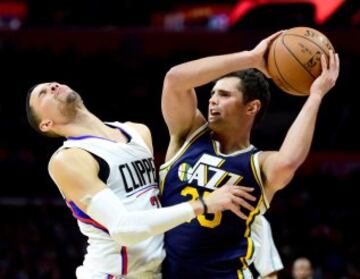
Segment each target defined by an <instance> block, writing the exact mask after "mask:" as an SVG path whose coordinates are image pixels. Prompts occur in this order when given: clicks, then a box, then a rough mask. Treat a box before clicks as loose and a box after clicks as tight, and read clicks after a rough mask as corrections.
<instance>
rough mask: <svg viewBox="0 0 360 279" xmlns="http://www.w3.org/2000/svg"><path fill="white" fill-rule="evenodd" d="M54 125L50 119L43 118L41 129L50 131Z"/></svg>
mask: <svg viewBox="0 0 360 279" xmlns="http://www.w3.org/2000/svg"><path fill="white" fill-rule="evenodd" d="M52 126H53V122H52V120H50V119H45V120H42V121H41V122H40V123H39V129H40V131H41V132H44V133H46V132H49V131H50V129H51V128H52Z"/></svg>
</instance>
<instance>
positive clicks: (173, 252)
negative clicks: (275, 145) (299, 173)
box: [160, 32, 339, 279]
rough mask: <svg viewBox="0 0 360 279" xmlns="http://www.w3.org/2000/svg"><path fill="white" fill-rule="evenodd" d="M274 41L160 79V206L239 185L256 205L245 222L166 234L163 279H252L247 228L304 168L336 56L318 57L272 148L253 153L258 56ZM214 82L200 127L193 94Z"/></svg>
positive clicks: (197, 222)
mask: <svg viewBox="0 0 360 279" xmlns="http://www.w3.org/2000/svg"><path fill="white" fill-rule="evenodd" d="M280 34H281V32H278V33H276V34H273V35H272V36H269V37H268V38H266V39H264V40H263V41H261V42H260V43H259V44H258V45H257V46H256V47H255V48H254V49H252V50H250V51H242V52H237V53H232V54H226V55H219V56H211V57H205V58H202V59H198V60H194V61H190V62H187V63H183V64H180V65H177V66H175V67H173V68H172V69H170V70H169V72H168V73H167V74H166V77H165V79H164V85H163V93H162V112H163V116H164V119H165V121H166V124H167V126H168V129H169V134H170V143H169V146H168V150H167V154H166V163H165V164H164V165H163V166H162V167H161V184H160V185H161V188H162V193H163V195H162V203H163V205H164V206H172V205H175V204H178V203H181V202H184V201H189V200H196V199H198V198H200V197H202V196H203V197H206V196H207V195H208V194H209V193H211V192H212V191H213V190H215V189H217V188H219V187H221V186H222V185H224V184H225V183H230V184H237V183H240V182H241V183H242V184H244V185H247V186H250V187H253V188H254V189H255V190H254V191H253V192H252V195H254V196H256V201H254V202H252V203H251V204H252V205H253V207H254V208H255V209H254V210H250V212H249V214H248V215H249V217H248V219H247V220H246V221H243V220H240V219H238V218H235V217H236V216H235V215H233V214H232V213H231V212H223V213H222V212H218V213H216V214H209V212H205V214H202V215H200V216H198V217H197V218H196V219H193V220H192V221H191V222H189V223H184V224H182V225H180V226H178V227H176V228H174V229H172V230H170V231H168V232H167V233H166V234H165V250H166V255H167V256H166V259H165V261H164V278H165V279H167V278H171V279H176V278H188V279H189V278H208V279H210V278H222V279H233V278H252V275H251V274H250V271H249V269H248V264H249V263H250V262H251V261H252V258H253V248H254V243H253V240H252V239H251V223H252V222H253V220H254V217H255V216H256V215H257V214H259V212H260V211H264V210H265V208H267V207H268V206H269V203H270V201H271V200H272V198H273V196H274V194H275V193H276V192H277V191H278V190H280V189H282V188H284V187H285V186H286V185H287V184H288V183H289V181H290V180H291V179H292V177H293V175H294V173H295V171H296V170H297V169H298V168H299V166H300V165H301V164H302V163H303V162H304V160H305V158H306V156H307V154H308V152H309V149H310V145H311V142H312V138H313V133H314V127H315V122H316V118H317V113H318V110H319V107H320V104H321V101H322V99H323V97H324V96H325V95H326V93H327V92H328V91H329V90H330V89H331V88H332V87H333V86H334V84H335V82H336V80H337V77H338V73H339V58H338V55H337V54H334V53H333V52H331V53H330V60H329V64H327V62H326V59H325V57H321V65H322V74H321V75H320V76H319V77H318V78H317V79H316V80H315V81H314V82H313V84H312V87H311V93H310V96H309V97H308V98H307V100H306V102H305V104H304V106H303V107H302V109H301V111H300V112H299V114H298V116H297V117H296V119H295V121H294V122H293V124H292V125H291V127H290V129H289V130H288V133H287V135H286V137H285V139H284V141H283V143H282V145H281V147H280V149H279V150H277V151H265V152H259V151H258V150H257V149H256V148H255V147H254V146H253V145H251V143H250V135H251V131H252V127H253V125H254V123H255V122H256V121H258V120H259V119H260V117H261V116H262V114H263V112H264V110H265V108H266V106H267V103H268V101H269V97H270V92H269V89H268V84H267V81H266V79H265V78H264V76H263V74H262V73H264V74H265V75H267V76H269V74H268V72H267V70H266V62H265V61H266V60H265V54H266V53H267V50H268V47H269V44H270V42H271V41H272V40H274V39H275V38H276V37H277V36H278V35H280ZM253 68H254V69H253ZM255 69H256V70H255ZM261 72H262V73H261ZM214 80H216V82H215V85H214V87H213V89H212V91H211V96H210V99H209V106H208V118H207V120H206V119H205V117H204V116H203V115H202V113H201V112H200V111H199V110H198V109H197V98H196V94H195V88H196V87H198V86H201V85H205V84H207V83H209V82H211V81H214ZM260 260H261V259H260Z"/></svg>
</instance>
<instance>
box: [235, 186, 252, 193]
mask: <svg viewBox="0 0 360 279" xmlns="http://www.w3.org/2000/svg"><path fill="white" fill-rule="evenodd" d="M234 187H236V188H237V189H241V190H243V191H246V192H252V191H254V189H255V188H253V187H246V186H236V185H235V186H234Z"/></svg>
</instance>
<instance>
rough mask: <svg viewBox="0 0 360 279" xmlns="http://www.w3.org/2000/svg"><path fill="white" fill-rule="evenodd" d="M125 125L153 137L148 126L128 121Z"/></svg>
mask: <svg viewBox="0 0 360 279" xmlns="http://www.w3.org/2000/svg"><path fill="white" fill-rule="evenodd" d="M124 124H125V125H127V126H129V127H131V128H133V129H135V130H136V131H137V132H138V133H140V134H143V133H144V134H150V135H151V131H150V129H149V127H148V126H147V125H145V124H144V123H138V122H131V121H127V122H125V123H124Z"/></svg>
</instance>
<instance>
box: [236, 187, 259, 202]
mask: <svg viewBox="0 0 360 279" xmlns="http://www.w3.org/2000/svg"><path fill="white" fill-rule="evenodd" d="M233 194H234V195H235V196H237V197H240V198H244V199H247V200H250V201H255V200H256V197H254V196H253V195H251V194H249V193H248V192H245V191H244V190H241V189H234V190H233Z"/></svg>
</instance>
